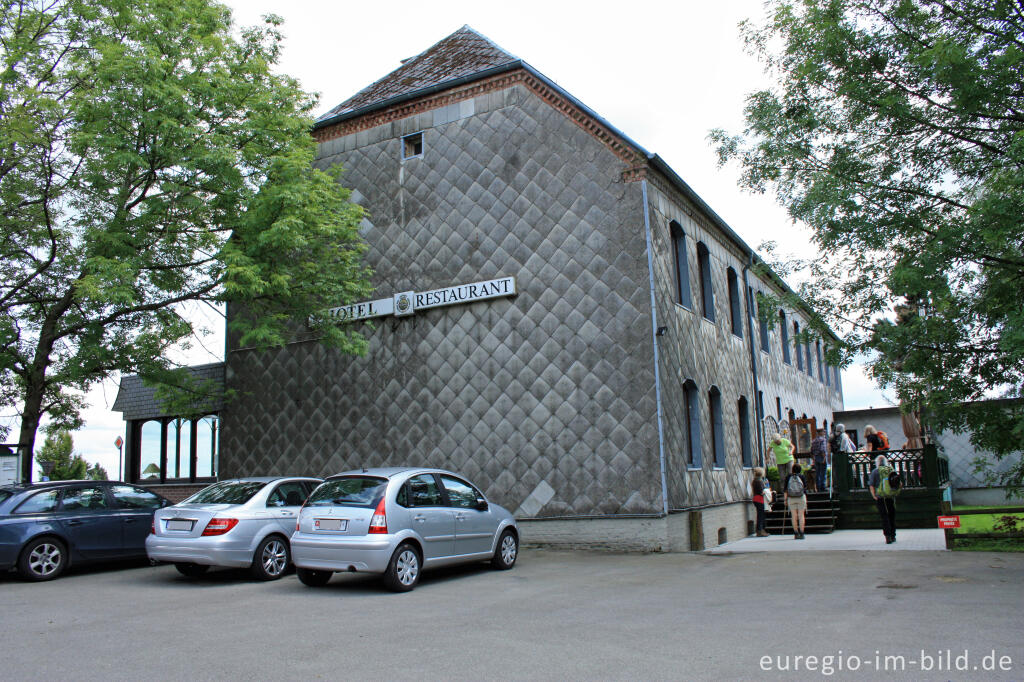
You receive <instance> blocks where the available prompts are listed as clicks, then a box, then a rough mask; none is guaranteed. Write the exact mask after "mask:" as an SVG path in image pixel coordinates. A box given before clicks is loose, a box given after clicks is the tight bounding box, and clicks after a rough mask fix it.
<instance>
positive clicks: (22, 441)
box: [18, 392, 43, 483]
mask: <svg viewBox="0 0 1024 682" xmlns="http://www.w3.org/2000/svg"><path fill="white" fill-rule="evenodd" d="M34 402H35V404H34V405H33V406H31V407H30V406H29V400H28V398H27V397H26V400H25V406H24V409H23V411H22V413H21V433H20V435H19V436H18V452H19V453H20V454H21V480H22V481H23V482H24V483H31V482H32V469H33V467H32V463H33V461H34V460H33V458H32V453H33V450H34V449H35V444H36V432H37V431H38V430H39V421H40V420H41V418H42V414H40V408H41V407H42V402H43V401H42V393H41V392H40V395H39V398H38V399H37V400H35V401H34Z"/></svg>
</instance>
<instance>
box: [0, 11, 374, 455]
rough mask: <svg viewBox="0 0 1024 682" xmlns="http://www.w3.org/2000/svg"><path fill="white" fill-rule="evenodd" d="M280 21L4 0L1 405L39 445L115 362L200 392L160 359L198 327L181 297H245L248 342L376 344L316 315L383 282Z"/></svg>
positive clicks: (76, 420)
mask: <svg viewBox="0 0 1024 682" xmlns="http://www.w3.org/2000/svg"><path fill="white" fill-rule="evenodd" d="M279 25H280V20H279V19H277V18H276V17H272V16H271V17H267V18H266V24H265V25H264V26H263V27H261V28H250V29H246V30H244V31H242V32H241V35H240V37H235V36H234V35H233V33H232V25H231V15H230V12H229V11H228V9H227V8H225V7H223V6H221V5H219V4H216V3H215V2H213V1H212V0H46V1H44V0H0V41H2V43H0V58H2V60H3V63H2V65H0V212H2V217H0V266H2V268H3V277H2V278H0V311H2V314H0V406H2V407H11V406H13V407H14V408H15V409H16V410H18V411H19V414H20V417H21V429H20V434H19V437H18V441H19V443H20V444H21V445H22V447H23V448H25V449H27V451H28V453H29V454H31V452H32V449H33V446H34V444H35V439H36V432H37V431H38V428H39V426H40V422H41V420H42V419H43V418H44V417H46V418H47V419H48V422H49V424H50V426H51V427H52V428H63V429H73V428H77V427H78V426H80V423H81V421H80V417H79V410H80V408H81V407H82V397H81V395H82V394H83V393H84V392H85V391H86V390H87V389H88V388H89V387H90V386H91V385H93V384H94V383H96V382H97V381H100V380H102V379H103V378H105V377H107V376H109V375H111V374H112V373H115V372H122V373H137V374H139V375H141V376H143V377H144V378H146V379H148V380H151V381H152V382H155V383H158V384H163V385H167V386H177V387H178V388H179V389H181V390H182V391H185V392H187V391H190V390H196V387H195V386H190V385H188V382H187V380H186V373H185V372H184V371H183V370H181V371H177V372H176V371H175V369H176V368H174V367H173V366H172V365H171V363H169V362H168V361H167V360H166V359H165V358H163V357H162V353H163V352H164V351H165V350H167V349H168V348H170V347H172V346H174V345H175V344H179V343H183V342H187V340H188V339H189V338H190V337H192V336H194V335H195V334H196V333H197V332H199V331H201V330H197V329H195V328H194V325H193V324H192V323H191V322H190V321H189V320H188V319H185V317H183V316H182V314H181V308H180V306H181V305H182V304H183V303H185V302H199V303H201V304H210V305H216V304H221V303H223V302H225V301H227V300H231V301H232V302H233V303H236V304H238V306H239V307H238V310H239V311H240V312H239V314H238V315H235V316H233V320H232V328H231V330H230V331H231V332H232V333H233V334H236V335H237V338H238V339H239V341H240V343H241V344H243V345H246V346H254V347H258V348H266V347H270V346H275V345H280V344H283V343H285V342H286V341H287V340H289V338H291V337H292V335H293V334H294V333H296V332H297V331H301V327H300V323H299V322H296V321H301V324H309V325H310V326H311V327H312V328H313V333H314V334H315V335H317V336H318V337H319V339H320V341H321V342H322V343H324V344H326V345H328V346H330V347H333V348H337V349H340V350H341V351H344V352H356V353H360V352H365V347H366V342H365V339H364V338H363V337H361V336H360V335H359V334H357V333H355V332H353V331H352V330H351V329H346V328H342V327H338V326H336V325H334V326H332V325H331V324H330V323H329V321H328V320H326V319H325V318H324V317H323V316H321V315H320V314H319V311H321V310H323V309H325V308H329V307H332V306H336V305H341V304H344V303H349V302H352V301H354V300H358V299H360V298H364V297H366V296H367V295H368V294H369V291H370V288H369V284H368V271H367V269H366V268H365V266H364V265H363V264H362V253H363V251H364V249H365V245H364V244H363V242H362V241H361V239H360V237H359V235H358V226H359V222H360V220H361V217H362V211H361V209H360V208H359V207H358V206H356V205H354V204H351V203H349V202H348V200H347V199H348V192H347V190H345V189H344V188H342V187H341V186H340V185H339V184H338V182H337V181H338V173H339V172H340V171H333V170H332V171H329V172H323V171H321V170H317V169H314V168H313V167H312V165H311V164H312V160H313V156H314V150H315V142H314V141H313V139H312V137H311V135H310V127H311V124H312V119H311V118H310V117H309V112H310V110H311V108H312V106H313V104H314V100H313V98H312V97H311V96H309V95H307V94H305V93H304V92H303V91H302V90H301V89H300V87H299V85H298V83H297V82H296V81H295V80H294V79H292V78H289V77H287V76H284V75H278V74H276V73H274V72H273V71H272V68H273V67H274V65H275V64H276V62H277V60H278V56H279V50H280V43H281V40H282V37H281V34H280V32H279ZM178 369H179V370H180V368H178ZM0 435H2V434H0ZM26 465H27V467H28V466H30V458H26ZM28 473H29V474H30V469H29V471H28Z"/></svg>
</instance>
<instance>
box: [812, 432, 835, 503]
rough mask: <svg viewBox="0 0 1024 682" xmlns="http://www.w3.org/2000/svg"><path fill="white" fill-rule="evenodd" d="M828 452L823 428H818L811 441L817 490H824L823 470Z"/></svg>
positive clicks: (825, 467)
mask: <svg viewBox="0 0 1024 682" xmlns="http://www.w3.org/2000/svg"><path fill="white" fill-rule="evenodd" d="M828 455H829V452H828V440H826V438H825V429H818V435H817V437H816V438H815V439H814V440H813V441H811V457H812V459H813V460H814V487H815V489H816V490H817V491H818V492H823V491H824V490H825V472H826V470H827V469H828V464H829V462H828V461H826V460H828V459H831V458H830V457H829V456H828Z"/></svg>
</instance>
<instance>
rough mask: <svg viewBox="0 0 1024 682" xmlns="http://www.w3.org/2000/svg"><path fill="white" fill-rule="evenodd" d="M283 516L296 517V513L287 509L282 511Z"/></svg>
mask: <svg viewBox="0 0 1024 682" xmlns="http://www.w3.org/2000/svg"><path fill="white" fill-rule="evenodd" d="M281 516H295V512H293V511H288V510H286V509H282V510H281Z"/></svg>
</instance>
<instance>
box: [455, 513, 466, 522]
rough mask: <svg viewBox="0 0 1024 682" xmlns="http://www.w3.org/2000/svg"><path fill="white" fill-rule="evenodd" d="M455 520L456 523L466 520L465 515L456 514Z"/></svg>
mask: <svg viewBox="0 0 1024 682" xmlns="http://www.w3.org/2000/svg"><path fill="white" fill-rule="evenodd" d="M455 520H456V521H465V520H466V515H465V514H456V515H455Z"/></svg>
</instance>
